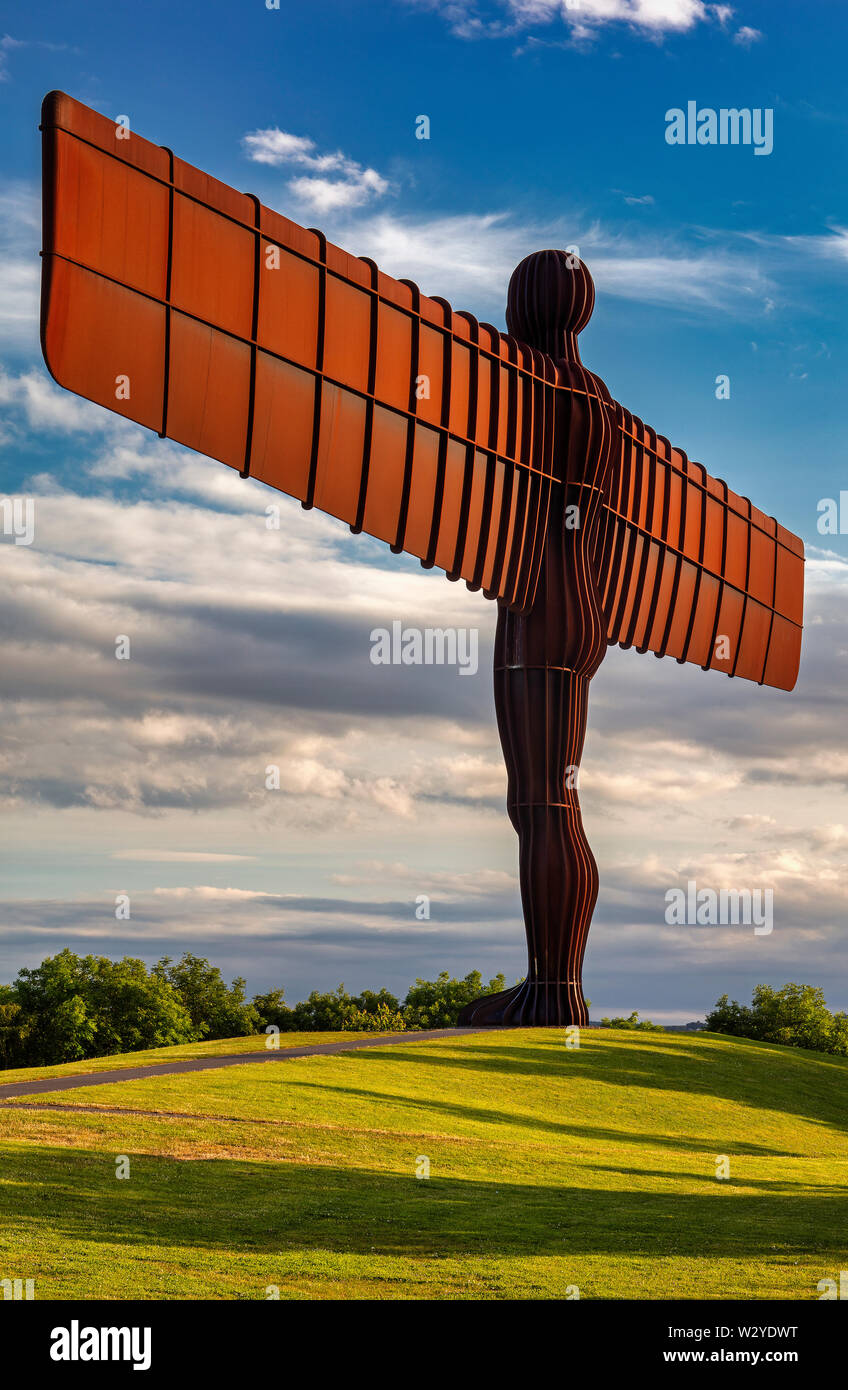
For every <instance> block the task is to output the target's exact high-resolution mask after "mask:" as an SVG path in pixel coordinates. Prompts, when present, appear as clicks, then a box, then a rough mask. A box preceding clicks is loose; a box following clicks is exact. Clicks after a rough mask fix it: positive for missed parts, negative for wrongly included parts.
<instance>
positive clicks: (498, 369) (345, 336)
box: [41, 92, 556, 609]
mask: <svg viewBox="0 0 848 1390" xmlns="http://www.w3.org/2000/svg"><path fill="white" fill-rule="evenodd" d="M42 130H43V145H44V234H43V242H44V248H43V258H44V259H43V270H42V325H41V332H42V350H43V353H44V358H45V361H46V362H47V365H48V367H49V369H50V372H51V374H52V375H53V377H54V378H55V379H56V381H57V382H58V383H59V384H60V385H61V386H64V387H67V389H68V390H71V391H75V392H76V393H77V394H78V395H81V396H85V397H87V398H88V399H89V400H92V401H96V402H97V403H98V404H100V405H102V406H105V407H106V408H107V409H109V410H113V411H116V412H117V413H118V414H121V415H124V416H126V417H127V418H129V419H131V420H135V421H137V422H138V423H139V424H142V425H146V426H148V427H149V428H151V429H154V430H156V431H158V433H159V434H160V435H162V436H167V437H168V438H169V439H174V440H177V441H179V443H181V444H185V445H187V446H188V447H189V448H192V449H196V450H198V451H199V452H200V453H203V454H207V455H209V456H210V457H211V458H215V459H219V460H220V461H221V462H222V463H225V464H228V465H229V466H230V467H232V468H236V469H238V470H239V471H240V472H241V473H242V475H243V476H248V475H249V476H251V477H254V478H257V479H259V480H261V481H262V482H264V483H267V484H268V485H269V486H271V487H274V488H278V489H279V490H280V491H282V492H286V493H289V494H291V495H292V496H293V497H297V498H299V499H300V501H301V502H302V503H303V505H304V507H312V506H316V507H318V508H320V509H321V510H322V511H325V512H329V513H331V514H332V515H333V516H336V517H339V518H341V519H342V520H343V521H346V522H348V523H349V524H350V526H351V529H352V530H354V531H365V532H367V533H368V534H369V535H372V536H376V537H378V538H379V539H381V540H383V541H386V542H387V543H388V544H389V545H390V546H391V547H392V549H393V550H395V551H406V552H408V553H410V554H412V555H415V556H417V557H418V558H419V559H420V560H421V561H422V563H423V564H424V565H426V566H431V565H437V566H439V567H440V568H441V569H443V570H445V571H446V572H447V574H448V577H449V578H451V579H460V578H461V579H464V580H465V581H466V583H467V584H468V585H469V587H471V588H474V589H479V588H482V590H483V591H484V593H485V594H486V595H487V596H488V597H491V598H498V599H500V600H501V601H502V602H503V603H505V604H507V605H509V606H511V607H514V608H516V609H522V608H526V607H528V606H529V605H530V603H531V602H532V598H533V595H534V592H535V587H536V580H537V578H538V573H539V565H540V562H541V556H542V550H543V546H544V534H545V525H546V520H547V512H548V505H549V499H550V490H551V481H552V459H551V445H552V429H551V427H550V426H551V422H552V417H553V394H554V391H555V390H556V380H555V378H556V372H555V368H554V367H553V364H552V363H551V361H550V359H549V358H546V357H545V356H544V355H543V354H541V353H537V352H533V351H532V350H531V349H530V348H527V347H525V346H524V345H522V344H518V343H516V342H515V341H514V340H513V339H510V338H507V337H505V336H504V335H502V334H500V333H498V331H497V330H496V329H494V328H492V327H490V326H489V325H486V324H478V323H477V321H476V319H474V318H473V317H472V316H471V315H468V314H461V313H454V312H453V310H452V309H451V307H450V305H449V304H447V303H446V302H445V301H443V300H434V299H428V298H426V297H425V296H424V295H422V294H420V292H419V291H418V288H417V286H415V285H414V284H412V283H411V282H410V281H397V280H393V279H391V278H390V277H389V276H387V275H383V274H381V272H380V271H379V270H378V269H377V267H376V266H375V265H374V264H373V263H372V262H369V261H365V260H361V259H357V258H355V257H353V256H350V255H348V254H347V253H346V252H344V251H342V250H340V249H339V248H338V247H336V246H333V245H332V244H331V243H329V242H327V240H326V238H325V237H324V236H323V235H322V234H321V233H320V232H317V231H314V230H310V231H307V230H306V229H305V228H303V227H299V226H297V224H296V223H294V222H290V221H288V219H286V218H285V217H282V216H280V215H279V214H277V213H275V212H273V211H271V210H270V209H268V208H265V207H262V206H261V205H260V203H259V202H258V200H257V199H256V198H254V197H252V196H250V195H247V194H243V193H237V192H236V191H235V190H234V189H232V188H229V187H227V186H226V185H225V184H222V183H219V182H218V181H217V180H215V179H213V178H211V177H210V176H209V175H207V174H204V173H201V172H200V171H199V170H197V169H195V168H193V167H192V166H191V165H189V164H185V163H184V162H183V161H182V160H180V159H177V158H175V157H174V155H173V154H172V153H171V152H170V151H169V150H167V149H165V148H163V147H161V146H157V145H154V144H151V143H150V142H149V141H147V140H143V139H141V138H140V137H139V136H138V135H136V134H135V132H132V133H129V132H128V131H127V130H126V129H124V128H123V127H121V126H120V125H116V124H115V123H113V122H112V121H110V120H108V119H107V118H106V117H104V116H101V115H99V114H98V113H96V112H95V111H92V110H90V109H89V108H88V107H86V106H83V105H81V104H80V103H79V102H76V101H74V100H72V99H71V98H70V97H67V96H65V95H64V94H62V93H57V92H53V93H51V94H50V95H49V96H48V97H46V98H45V101H44V105H43V109H42ZM540 460H542V462H541V463H540Z"/></svg>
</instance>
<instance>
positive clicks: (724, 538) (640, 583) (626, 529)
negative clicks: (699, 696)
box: [595, 406, 804, 690]
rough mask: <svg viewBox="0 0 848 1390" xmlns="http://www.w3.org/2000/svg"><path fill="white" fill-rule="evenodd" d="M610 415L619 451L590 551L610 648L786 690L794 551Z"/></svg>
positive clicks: (793, 619) (641, 428) (649, 434)
mask: <svg viewBox="0 0 848 1390" xmlns="http://www.w3.org/2000/svg"><path fill="white" fill-rule="evenodd" d="M616 409H617V417H618V436H619V443H618V448H617V449H616V452H615V455H614V459H613V464H612V467H611V469H610V474H609V480H608V484H607V487H606V489H605V491H606V499H605V500H606V505H605V507H604V513H603V518H602V522H601V526H600V528H599V532H598V543H597V547H596V552H595V554H596V565H597V573H598V578H599V582H600V586H601V593H602V607H603V612H604V617H605V619H606V623H607V639H608V641H609V642H610V643H613V642H617V643H618V644H619V646H622V647H636V649H637V650H638V651H643V652H644V651H651V652H654V653H655V655H656V656H673V657H675V658H676V659H677V660H678V661H680V662H683V661H692V662H696V663H697V664H698V665H699V666H701V667H702V668H703V669H704V670H717V671H724V672H725V673H726V674H727V675H729V676H743V677H744V678H745V679H746V680H752V681H757V682H758V683H759V684H760V685H772V686H777V687H778V688H779V689H781V690H791V689H792V688H793V686H794V684H795V681H796V678H797V675H798V665H799V661H800V654H801V631H802V621H803V606H804V546H803V543H802V542H801V541H800V540H799V539H798V537H797V536H793V535H792V533H791V532H790V531H787V530H785V529H784V527H782V526H780V525H779V524H778V523H777V522H776V521H775V520H774V518H773V517H768V516H766V515H765V514H764V513H763V512H761V511H759V509H758V508H757V507H754V506H753V505H752V504H751V503H750V502H749V501H748V499H747V498H746V497H739V496H737V495H736V493H734V492H731V490H730V489H729V488H728V486H727V484H726V483H725V482H722V481H721V479H719V478H711V477H710V475H709V474H708V473H707V471H706V469H705V468H704V467H703V465H702V464H700V463H693V462H691V460H689V459H688V458H687V457H686V455H685V453H684V452H683V451H682V449H675V448H673V447H672V445H671V444H669V442H668V440H667V439H664V438H663V437H662V436H661V435H657V434H656V433H655V432H654V430H652V429H651V428H650V427H649V426H647V425H645V424H643V422H642V421H641V420H639V419H637V418H636V416H634V415H631V414H630V413H629V411H627V410H625V409H624V408H623V407H622V406H617V408H616ZM722 639H725V640H722Z"/></svg>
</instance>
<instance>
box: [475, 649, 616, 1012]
mask: <svg viewBox="0 0 848 1390" xmlns="http://www.w3.org/2000/svg"><path fill="white" fill-rule="evenodd" d="M495 690H496V705H497V711H498V728H499V730H500V734H501V741H502V744H503V749H504V756H505V758H506V762H507V767H508V768H509V769H510V793H511V795H510V801H509V804H508V809H509V817H510V820H511V821H512V823H513V825H514V826H515V829H516V830H517V832H518V844H519V877H520V883H521V901H522V906H523V908H524V926H525V930H526V933H527V955H528V961H527V978H526V980H524V982H523V983H522V984H520V985H516V986H515V988H513V989H510V990H505V991H504V992H503V993H502V994H497V995H489V996H483V997H482V998H481V999H478V1000H475V1001H474V1003H473V1004H470V1005H468V1006H467V1007H466V1008H465V1009H464V1010H463V1012H462V1015H461V1016H460V1023H461V1024H463V1025H466V1026H467V1025H468V1024H507V1025H508V1024H512V1025H513V1026H524V1027H532V1026H536V1027H545V1026H548V1027H552V1026H556V1025H563V1024H571V1023H576V1024H586V1023H588V1021H589V1014H588V1010H587V1008H586V1001H585V999H584V997H583V985H582V965H583V954H584V952H585V949H586V937H587V935H588V931H589V924H590V922H591V920H592V912H593V910H594V906H595V900H596V898H597V896H598V869H597V865H596V863H595V859H594V856H593V854H592V851H591V849H590V848H589V842H588V840H587V839H586V833H585V831H584V829H583V821H582V817H581V814H580V804H579V801H578V797H577V787H576V777H577V769H579V766H580V757H581V754H582V751H583V740H584V737H585V733H586V715H587V702H588V693H589V680H588V679H587V678H586V677H582V676H578V675H576V674H575V673H574V672H571V671H564V670H555V669H550V668H547V669H541V670H540V669H536V670H526V669H522V668H517V669H516V668H513V669H512V670H509V669H507V670H500V671H497V672H496V674H495ZM537 742H541V743H543V744H547V747H546V756H547V757H548V758H549V759H550V760H551V767H557V768H558V769H559V770H560V773H561V775H562V776H563V780H564V781H565V786H564V787H561V788H559V789H558V791H557V794H556V796H555V798H548V797H546V796H542V797H540V796H539V790H540V789H539V786H538V777H537V776H536V775H535V774H536V773H537V772H538V771H539V768H538V762H539V750H538V748H537V747H536V746H535V745H536V743H537ZM569 783H573V784H574V785H569Z"/></svg>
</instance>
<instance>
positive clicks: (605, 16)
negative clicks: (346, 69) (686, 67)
mask: <svg viewBox="0 0 848 1390" xmlns="http://www.w3.org/2000/svg"><path fill="white" fill-rule="evenodd" d="M411 3H414V4H418V5H419V7H420V8H422V9H426V10H430V11H435V12H436V13H438V14H440V15H441V16H442V17H443V18H444V19H445V21H446V22H447V24H448V25H449V27H450V29H451V32H452V33H454V34H456V36H457V37H458V38H465V39H478V38H499V37H503V36H507V35H511V34H516V33H519V32H521V31H522V30H527V29H530V28H532V27H538V26H542V25H551V24H554V23H555V22H556V21H562V23H563V24H564V25H565V26H566V27H567V30H568V34H569V37H570V39H571V40H572V41H573V42H574V43H577V44H579V43H584V42H587V41H589V40H591V39H593V38H594V37H595V36H596V35H597V34H598V33H599V32H600V31H601V30H603V29H605V28H607V27H611V26H614V25H620V26H624V27H626V28H628V29H630V30H631V31H632V32H634V33H636V34H639V35H641V36H643V37H646V38H653V39H657V38H662V37H663V36H664V35H666V34H680V33H686V32H688V31H689V30H691V29H693V28H694V27H695V26H696V25H698V24H704V23H707V22H709V21H711V20H714V21H717V22H718V23H719V24H720V25H721V26H722V27H723V28H724V27H726V25H727V22H728V20H729V19H730V17H731V16H732V14H733V10H732V8H731V7H730V6H729V5H723V4H718V5H716V4H708V3H704V0H496V3H493V4H490V5H488V6H487V5H485V4H480V3H476V0H411ZM752 32H754V33H756V31H752Z"/></svg>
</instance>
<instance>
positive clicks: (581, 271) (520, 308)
mask: <svg viewBox="0 0 848 1390" xmlns="http://www.w3.org/2000/svg"><path fill="white" fill-rule="evenodd" d="M594 304H595V284H594V281H593V280H592V277H591V275H590V274H589V271H588V269H587V268H586V266H585V265H584V263H583V261H581V260H580V258H579V256H577V255H576V254H575V253H574V252H571V251H534V252H533V254H532V255H531V256H525V258H524V260H523V261H522V262H521V263H520V265H517V266H516V267H515V270H514V271H513V272H512V276H511V278H510V282H509V289H508V290H507V305H506V327H507V332H508V333H510V334H511V335H512V337H514V338H518V339H520V340H521V342H523V343H527V344H529V346H530V347H534V348H539V349H540V350H541V351H542V352H547V353H549V354H550V356H551V357H554V358H567V359H568V360H569V361H577V362H579V361H580V354H579V352H578V350H577V334H578V333H579V332H580V330H581V329H582V328H585V327H586V324H587V323H588V322H589V319H590V318H591V317H592V309H593V307H594Z"/></svg>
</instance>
